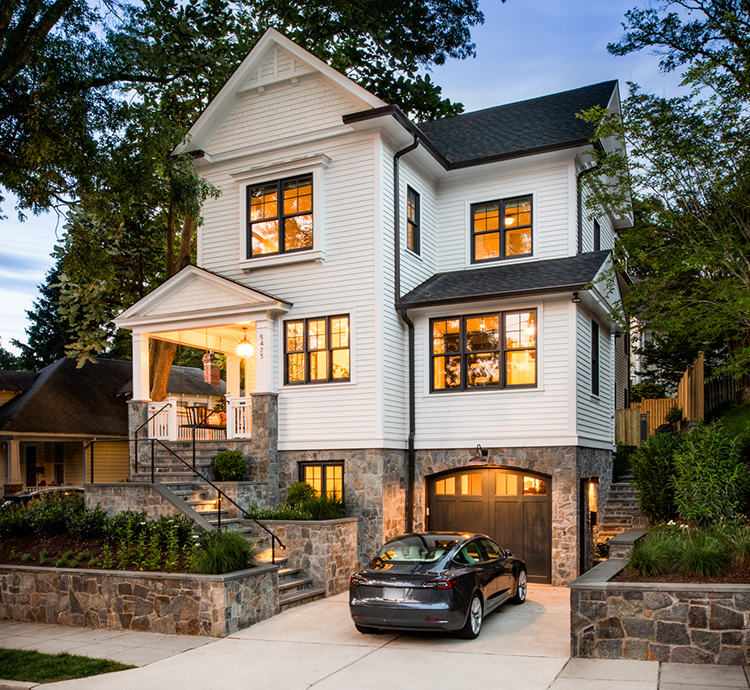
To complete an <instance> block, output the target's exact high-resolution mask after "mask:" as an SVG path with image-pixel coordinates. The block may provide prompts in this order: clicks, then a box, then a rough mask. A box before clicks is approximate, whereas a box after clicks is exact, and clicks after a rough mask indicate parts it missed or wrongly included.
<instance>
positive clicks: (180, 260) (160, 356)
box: [149, 218, 195, 402]
mask: <svg viewBox="0 0 750 690" xmlns="http://www.w3.org/2000/svg"><path fill="white" fill-rule="evenodd" d="M194 232H195V219H194V218H185V220H184V221H183V223H182V230H181V232H180V251H179V254H178V255H177V261H176V262H175V263H172V257H171V253H170V256H169V257H168V259H167V279H169V278H171V277H172V275H174V274H176V273H179V272H180V271H181V270H182V269H183V268H185V267H186V266H189V265H190V257H191V254H192V249H193V233H194ZM172 271H173V272H172ZM176 352H177V345H176V344H175V343H170V342H167V341H166V340H156V339H152V340H151V341H150V342H149V376H150V382H151V393H150V396H149V397H150V398H151V400H153V401H154V402H159V401H161V400H166V398H167V384H168V382H169V374H170V372H171V371H172V363H173V362H174V356H175V353H176Z"/></svg>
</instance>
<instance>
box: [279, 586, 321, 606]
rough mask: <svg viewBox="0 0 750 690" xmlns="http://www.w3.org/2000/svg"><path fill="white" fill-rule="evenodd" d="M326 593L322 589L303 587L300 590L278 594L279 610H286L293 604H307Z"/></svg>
mask: <svg viewBox="0 0 750 690" xmlns="http://www.w3.org/2000/svg"><path fill="white" fill-rule="evenodd" d="M325 595H326V591H325V590H324V589H305V590H303V591H301V592H290V593H289V594H283V595H282V594H280V595H279V611H286V610H287V609H291V608H294V607H295V606H302V605H303V604H309V603H310V602H312V601H317V600H318V599H323V598H324V597H325Z"/></svg>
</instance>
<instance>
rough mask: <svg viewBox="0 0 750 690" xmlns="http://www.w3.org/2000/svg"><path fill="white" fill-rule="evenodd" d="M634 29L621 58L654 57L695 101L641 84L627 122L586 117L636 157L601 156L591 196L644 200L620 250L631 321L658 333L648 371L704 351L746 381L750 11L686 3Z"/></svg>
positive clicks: (732, 3) (650, 12) (710, 0)
mask: <svg viewBox="0 0 750 690" xmlns="http://www.w3.org/2000/svg"><path fill="white" fill-rule="evenodd" d="M624 26H625V35H624V37H623V38H622V40H621V41H620V42H618V43H615V44H612V45H610V46H609V50H610V52H612V53H613V54H615V55H625V54H627V53H630V52H633V51H636V50H641V49H644V48H648V49H652V50H655V51H656V52H658V54H659V55H660V56H661V59H660V66H661V68H662V69H663V70H665V71H672V70H678V69H679V70H682V71H681V74H682V78H683V80H682V84H683V86H684V87H685V90H686V91H687V93H686V94H684V95H678V96H674V97H664V96H657V95H653V94H646V93H643V92H642V91H641V90H640V89H639V88H638V86H637V85H635V84H630V95H629V96H628V98H626V99H625V100H624V102H623V106H622V119H619V118H616V117H611V116H608V115H607V114H606V113H604V112H603V111H601V110H600V111H590V112H589V113H587V114H586V115H585V117H587V118H588V119H590V120H592V121H594V122H596V123H597V124H598V132H597V134H598V136H616V137H619V138H620V139H621V140H623V141H624V142H625V143H626V144H627V147H628V158H627V159H626V157H625V156H624V155H610V156H605V155H603V154H602V152H597V153H595V156H596V158H597V164H598V166H599V173H598V176H597V178H598V179H597V184H595V185H594V188H595V191H596V194H595V197H592V202H593V203H599V202H601V201H602V200H603V201H604V202H605V203H607V204H609V205H615V206H621V205H623V204H626V203H629V201H630V198H629V195H628V191H627V190H631V189H632V192H633V195H634V210H635V227H634V228H633V229H630V230H626V231H623V232H622V234H621V240H620V243H619V246H618V252H619V254H620V257H621V258H622V260H623V264H622V265H623V266H624V267H625V269H626V270H627V271H628V272H629V274H630V275H631V276H633V277H634V279H635V282H634V284H633V286H632V288H631V290H630V292H629V293H628V295H627V296H626V298H625V303H626V307H627V311H628V312H629V314H630V315H631V316H636V317H637V318H638V319H639V320H640V322H641V323H643V324H646V325H647V326H648V328H650V329H653V330H654V331H655V332H656V333H658V334H659V339H658V340H657V341H656V343H655V344H653V345H652V346H651V348H650V350H648V351H646V352H645V353H644V354H645V355H646V357H647V362H650V363H651V364H657V363H659V362H661V364H664V363H666V362H671V363H672V366H673V367H674V370H673V371H674V372H681V371H682V370H684V368H685V366H687V364H689V363H690V362H691V361H693V360H694V359H695V357H696V356H697V353H698V352H699V351H700V350H707V351H710V352H711V351H713V352H718V351H721V350H722V349H725V351H726V352H727V353H728V354H729V359H728V360H727V361H726V362H725V365H724V369H725V370H728V371H732V372H733V373H734V374H736V375H738V376H739V375H741V374H743V373H747V372H748V371H749V370H750V337H749V336H750V268H749V267H750V153H749V152H750V126H749V125H750V120H749V119H748V118H749V116H750V111H749V110H748V105H750V90H749V87H750V81H749V76H750V33H749V32H748V29H750V5H748V3H747V2H744V1H740V0H675V1H672V2H666V3H663V4H662V5H660V6H659V7H658V8H655V7H650V8H648V9H644V10H640V9H634V10H631V11H630V12H628V13H627V15H626V23H625V25H624ZM668 378H669V377H667V380H668Z"/></svg>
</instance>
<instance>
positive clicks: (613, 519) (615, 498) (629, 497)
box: [597, 475, 647, 541]
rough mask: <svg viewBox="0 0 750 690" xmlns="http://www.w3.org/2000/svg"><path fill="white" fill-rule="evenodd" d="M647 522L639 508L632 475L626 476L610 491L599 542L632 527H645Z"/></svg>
mask: <svg viewBox="0 0 750 690" xmlns="http://www.w3.org/2000/svg"><path fill="white" fill-rule="evenodd" d="M646 524H647V521H646V519H645V518H644V517H643V516H642V515H641V510H640V508H639V507H638V496H637V493H636V489H635V484H634V483H633V476H632V475H624V476H622V477H620V479H619V481H617V482H613V483H612V484H611V486H610V489H609V497H608V498H607V502H606V503H605V504H604V510H603V511H602V515H601V519H600V521H599V528H598V531H597V540H598V541H602V540H604V539H607V538H609V537H614V536H617V535H618V534H621V533H622V532H624V531H625V530H629V529H631V528H632V527H644V526H646Z"/></svg>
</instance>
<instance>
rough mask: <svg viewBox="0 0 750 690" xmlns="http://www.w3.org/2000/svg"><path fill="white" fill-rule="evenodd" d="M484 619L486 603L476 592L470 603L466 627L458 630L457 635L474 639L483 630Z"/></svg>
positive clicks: (465, 638)
mask: <svg viewBox="0 0 750 690" xmlns="http://www.w3.org/2000/svg"><path fill="white" fill-rule="evenodd" d="M483 620H484V605H483V604H482V597H480V596H479V595H478V594H475V595H474V596H473V597H472V598H471V604H469V615H468V616H466V623H464V627H463V628H461V629H460V630H458V631H457V632H456V637H460V638H462V639H464V640H473V639H474V638H475V637H477V635H479V633H480V631H481V630H482V621H483Z"/></svg>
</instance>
